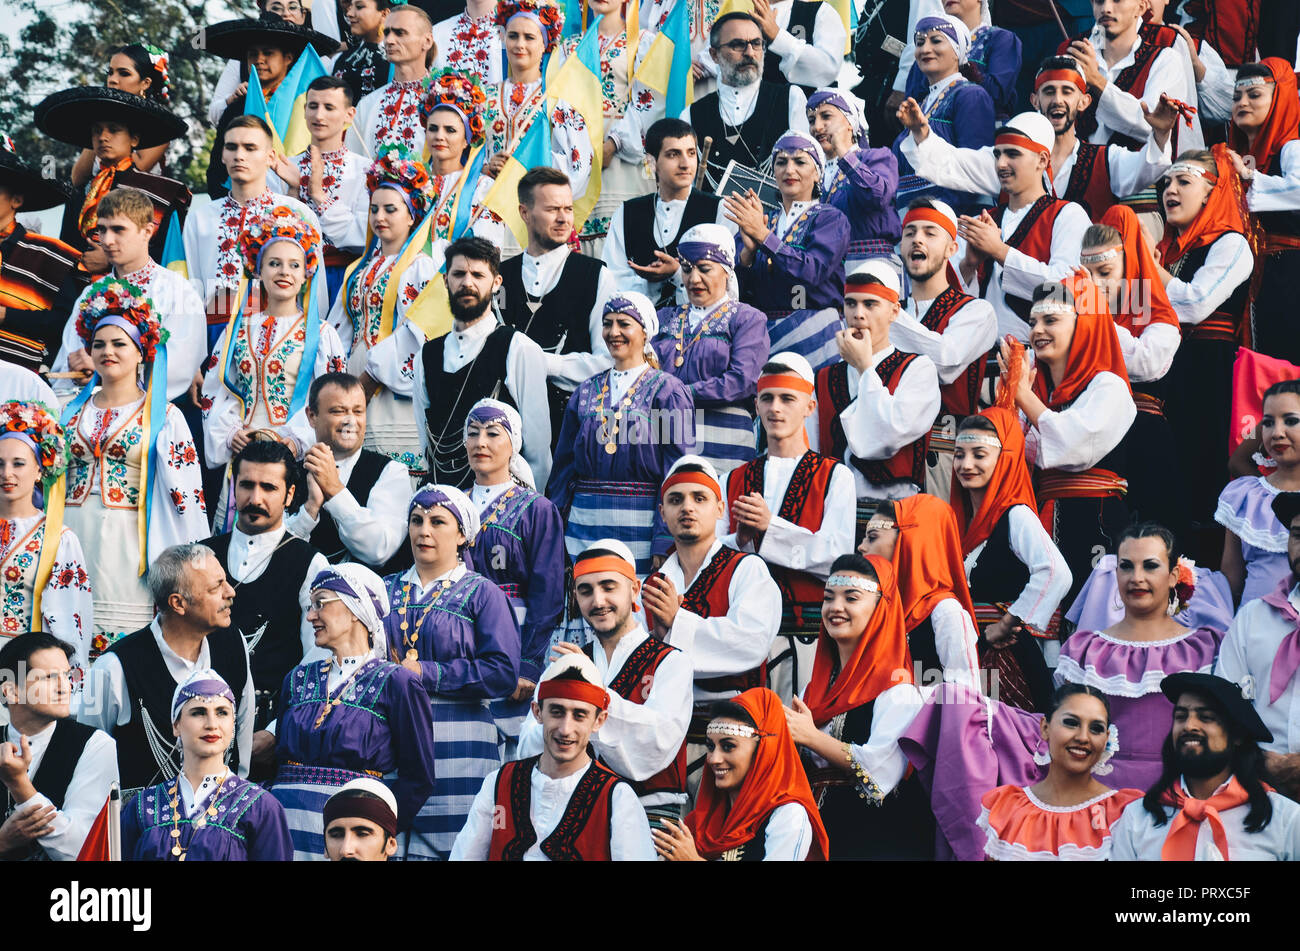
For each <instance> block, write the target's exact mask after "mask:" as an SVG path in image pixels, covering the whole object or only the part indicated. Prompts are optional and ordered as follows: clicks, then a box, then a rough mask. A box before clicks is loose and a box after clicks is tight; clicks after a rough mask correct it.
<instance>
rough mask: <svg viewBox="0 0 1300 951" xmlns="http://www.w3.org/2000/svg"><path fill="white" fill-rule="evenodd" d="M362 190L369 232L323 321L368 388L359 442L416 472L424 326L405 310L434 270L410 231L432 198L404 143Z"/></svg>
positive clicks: (390, 150) (389, 151) (389, 150)
mask: <svg viewBox="0 0 1300 951" xmlns="http://www.w3.org/2000/svg"><path fill="white" fill-rule="evenodd" d="M438 115H442V113H441V112H439V113H438ZM366 188H367V190H368V191H369V192H370V219H369V225H370V226H369V230H370V233H371V235H372V237H371V240H370V243H369V246H368V247H367V249H366V253H365V254H363V255H362V256H361V259H360V260H358V261H357V262H356V263H355V264H353V265H352V268H351V270H350V271H348V274H347V276H346V277H345V278H344V279H343V289H342V291H341V292H340V293H339V296H338V298H337V299H336V300H335V301H334V306H333V307H332V308H331V309H330V317H329V323H330V325H331V326H332V327H334V329H335V330H336V331H337V332H338V335H339V337H341V338H342V339H343V341H344V345H345V346H346V347H347V350H348V371H349V372H350V373H352V374H353V375H354V376H358V377H361V381H362V384H363V385H364V386H365V388H366V391H367V393H369V394H373V395H371V396H370V402H369V404H368V405H367V407H366V441H365V446H366V448H367V449H373V450H375V451H377V452H382V453H383V454H384V455H386V456H388V457H389V458H391V459H396V460H397V461H398V462H400V463H402V464H403V465H405V466H406V467H407V468H408V469H412V470H414V471H421V470H423V468H424V463H423V461H422V459H421V457H420V431H419V429H418V428H417V424H416V420H415V413H414V411H413V410H412V408H411V380H412V378H413V376H414V373H415V369H414V365H415V356H416V354H418V353H419V352H420V348H421V347H422V346H424V331H423V330H421V329H420V328H418V327H416V326H414V325H412V324H411V323H410V321H408V320H407V317H406V314H407V310H408V308H410V306H411V304H412V303H413V302H414V301H415V299H416V298H417V297H419V296H420V291H422V290H423V289H424V286H425V284H427V283H428V282H429V280H430V279H431V278H432V277H433V275H434V274H435V273H436V272H437V268H436V267H435V266H434V263H433V260H432V259H431V258H430V257H429V256H428V255H427V254H425V253H424V250H423V247H422V246H421V243H420V241H419V240H418V238H416V237H414V236H415V235H417V234H418V233H419V226H420V223H421V222H423V221H424V218H425V216H426V215H427V214H428V213H429V209H430V207H431V206H432V204H433V194H432V192H431V184H430V181H429V173H428V171H427V170H426V169H425V167H424V166H423V165H421V164H420V163H419V162H417V161H415V159H414V157H413V156H412V155H411V153H410V152H409V151H407V150H406V149H405V148H404V147H402V146H386V147H385V148H383V149H381V151H380V154H379V157H378V158H377V159H376V160H375V162H374V163H373V164H372V165H371V166H370V169H369V170H368V171H367V172H366Z"/></svg>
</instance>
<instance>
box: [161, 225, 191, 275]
mask: <svg viewBox="0 0 1300 951" xmlns="http://www.w3.org/2000/svg"><path fill="white" fill-rule="evenodd" d="M159 263H160V264H161V265H162V266H163V267H165V268H166V269H167V270H169V271H175V272H176V273H177V274H179V275H180V276H181V277H184V278H188V277H189V276H190V269H189V265H187V264H186V263H185V238H184V235H183V234H182V229H181V219H180V215H178V214H176V212H174V211H173V212H172V217H171V220H170V221H169V222H168V223H167V241H166V242H165V243H164V244H163V251H162V260H161V261H160V262H159Z"/></svg>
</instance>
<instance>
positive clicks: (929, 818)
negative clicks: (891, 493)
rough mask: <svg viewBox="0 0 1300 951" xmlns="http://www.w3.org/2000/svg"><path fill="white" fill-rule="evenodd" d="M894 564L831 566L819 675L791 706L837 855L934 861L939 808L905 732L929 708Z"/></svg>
mask: <svg viewBox="0 0 1300 951" xmlns="http://www.w3.org/2000/svg"><path fill="white" fill-rule="evenodd" d="M911 661H912V658H911V655H910V654H909V652H908V649H907V635H906V633H905V632H904V630H903V605H902V599H901V598H900V597H899V593H898V587H897V585H896V584H895V582H894V571H893V568H892V567H891V566H890V564H889V562H888V561H886V560H885V559H884V558H881V557H879V556H878V555H871V556H870V557H867V558H863V557H862V556H861V555H856V554H850V555H841V556H840V557H839V558H837V559H836V560H835V563H834V564H833V565H832V566H831V572H830V576H829V578H828V580H827V582H826V591H825V595H824V597H823V601H822V626H821V631H820V633H819V634H818V636H817V654H816V659H815V660H814V662H813V671H812V680H811V681H809V683H808V687H807V689H806V690H805V691H804V695H803V699H802V700H799V699H798V698H796V699H795V700H794V701H793V702H792V704H793V705H792V707H791V708H790V709H787V710H786V721H787V722H788V723H789V726H790V736H791V737H792V738H793V739H794V742H795V743H796V745H798V746H800V747H802V748H803V757H804V764H805V766H807V768H808V776H809V780H810V782H811V783H812V788H813V795H814V797H815V798H816V801H817V808H818V809H820V810H821V816H822V822H824V823H825V824H826V832H827V834H828V835H829V836H830V841H831V854H830V857H831V858H832V859H836V860H838V859H917V860H923V861H929V860H931V859H933V858H934V815H933V814H932V813H931V812H930V806H929V799H928V797H927V796H926V794H925V791H924V790H923V789H922V788H921V786H920V784H919V782H918V780H917V778H916V777H915V776H911V775H909V774H908V770H907V759H906V757H904V756H903V752H902V750H900V749H899V747H898V738H899V736H901V735H902V733H903V731H904V730H906V729H907V728H908V727H909V726H911V724H912V720H913V719H914V718H915V717H916V714H917V711H918V710H920V708H921V702H922V699H921V693H920V691H918V690H917V688H916V687H915V685H914V684H913V682H912V676H913V673H912V662H911Z"/></svg>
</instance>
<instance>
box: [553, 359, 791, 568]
mask: <svg viewBox="0 0 1300 951" xmlns="http://www.w3.org/2000/svg"><path fill="white" fill-rule="evenodd" d="M768 379H773V378H772V377H769V378H768ZM758 383H759V389H762V388H763V380H762V378H760V379H759V381H758ZM809 392H812V390H811V388H810V389H809ZM683 482H690V483H693V484H694V485H702V486H704V487H705V488H706V489H710V490H711V491H712V492H713V494H714V495H716V496H717V497H718V498H719V499H721V498H722V486H720V485H718V483H717V482H715V481H714V480H713V477H712V476H710V475H709V474H708V473H707V472H694V471H690V470H688V471H686V472H674V473H673V474H672V475H670V476H669V477H668V478H667V479H664V487H663V488H662V489H660V490H659V497H660V498H663V497H664V496H665V495H667V494H668V490H669V489H671V488H672V487H673V486H675V485H679V484H681V483H683ZM575 571H576V569H575Z"/></svg>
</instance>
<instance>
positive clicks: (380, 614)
mask: <svg viewBox="0 0 1300 951" xmlns="http://www.w3.org/2000/svg"><path fill="white" fill-rule="evenodd" d="M311 590H312V591H321V590H324V591H332V592H334V593H335V594H337V595H338V596H339V599H340V600H341V601H342V602H343V604H344V605H345V606H346V607H347V609H348V610H349V611H351V612H352V616H353V617H355V618H356V619H357V620H358V621H360V622H361V626H362V627H364V628H365V629H366V630H367V631H369V632H370V637H371V641H372V653H373V654H374V656H375V657H377V658H379V659H380V660H382V659H384V658H385V657H386V656H388V647H387V639H386V638H385V637H384V618H385V617H387V615H388V611H389V602H388V589H387V588H385V587H384V581H383V579H382V578H380V577H379V575H377V574H375V573H374V572H373V571H371V570H370V569H369V568H367V567H366V566H365V565H358V564H355V563H352V562H344V563H343V564H340V565H330V567H328V568H326V569H325V570H324V571H321V572H320V573H319V574H317V575H316V577H315V578H313V579H312V583H311Z"/></svg>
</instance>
